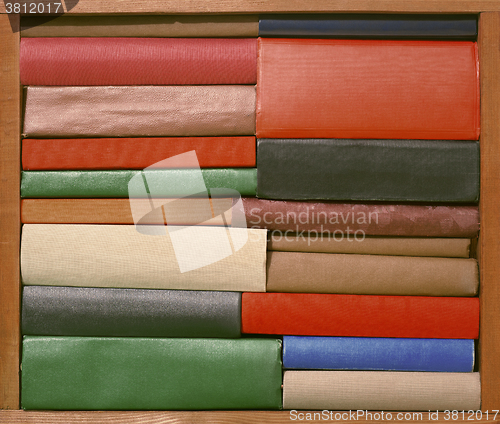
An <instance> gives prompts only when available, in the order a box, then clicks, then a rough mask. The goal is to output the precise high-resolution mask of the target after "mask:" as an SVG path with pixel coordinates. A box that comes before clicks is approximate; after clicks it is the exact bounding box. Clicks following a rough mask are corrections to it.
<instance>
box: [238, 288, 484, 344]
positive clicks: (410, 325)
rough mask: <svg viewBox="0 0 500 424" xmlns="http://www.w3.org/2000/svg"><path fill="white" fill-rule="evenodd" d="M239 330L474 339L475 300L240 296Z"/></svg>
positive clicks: (275, 332) (477, 313) (280, 294)
mask: <svg viewBox="0 0 500 424" xmlns="http://www.w3.org/2000/svg"><path fill="white" fill-rule="evenodd" d="M241 303H242V306H241V322H242V323H241V332H242V333H247V334H282V335H290V336H336V337H404V338H424V339H428V338H431V339H477V338H478V335H479V298H477V297H423V296H422V297H421V296H361V295H342V294H309V293H307V294H303V293H243V295H242V298H241Z"/></svg>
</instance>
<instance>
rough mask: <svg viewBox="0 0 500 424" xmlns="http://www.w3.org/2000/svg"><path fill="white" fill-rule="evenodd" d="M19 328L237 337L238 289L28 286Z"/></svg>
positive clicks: (124, 334)
mask: <svg viewBox="0 0 500 424" xmlns="http://www.w3.org/2000/svg"><path fill="white" fill-rule="evenodd" d="M21 323H22V334H30V335H49V336H106V337H107V336H117V337H216V338H238V337H240V327H241V293H236V292H218V291H184V290H137V289H112V288H105V289H103V288H91V287H45V286H26V287H24V289H23V294H22V316H21Z"/></svg>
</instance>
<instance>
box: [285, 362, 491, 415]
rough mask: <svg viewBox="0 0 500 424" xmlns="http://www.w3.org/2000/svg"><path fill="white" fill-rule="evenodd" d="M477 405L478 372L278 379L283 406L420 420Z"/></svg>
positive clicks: (305, 374)
mask: <svg viewBox="0 0 500 424" xmlns="http://www.w3.org/2000/svg"><path fill="white" fill-rule="evenodd" d="M480 406H481V384H480V377H479V373H430V372H390V371H387V372H376V371H286V372H285V375H284V381H283V408H284V409H292V410H297V409H307V410H324V409H326V410H337V411H348V410H353V411H354V410H356V411H357V413H359V416H358V418H359V419H361V418H363V415H364V414H368V413H369V412H368V411H425V412H423V413H422V414H420V415H421V418H419V419H424V418H423V417H424V416H425V418H429V417H430V413H431V412H432V411H438V410H439V411H443V410H450V411H452V410H459V411H462V410H472V411H476V410H479V409H480ZM295 412H296V411H295ZM361 413H363V415H361ZM370 414H371V413H370ZM386 414H389V413H386ZM393 414H394V415H395V413H391V418H389V417H387V418H388V419H394V418H393V417H394V415H393ZM365 418H367V419H368V420H371V419H373V414H372V415H371V417H370V416H369V415H367V416H366V417H365ZM380 418H381V416H380V413H379V414H378V419H380ZM375 419H377V418H376V417H375Z"/></svg>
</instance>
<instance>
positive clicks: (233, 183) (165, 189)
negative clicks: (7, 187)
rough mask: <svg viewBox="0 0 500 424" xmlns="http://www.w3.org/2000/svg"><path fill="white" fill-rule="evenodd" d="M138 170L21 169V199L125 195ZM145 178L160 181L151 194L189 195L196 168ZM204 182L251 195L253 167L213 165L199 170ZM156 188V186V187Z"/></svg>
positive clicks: (158, 172)
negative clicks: (213, 166) (210, 167)
mask: <svg viewBox="0 0 500 424" xmlns="http://www.w3.org/2000/svg"><path fill="white" fill-rule="evenodd" d="M141 172H144V171H138V170H113V171H24V172H23V173H22V176H21V197H23V198H37V197H41V198H45V197H46V198H78V197H82V198H94V197H103V198H113V197H129V192H128V183H129V181H130V180H131V179H132V178H133V177H134V176H136V175H140V173H141ZM146 172H147V175H148V179H150V178H151V179H153V180H154V181H155V182H160V184H157V185H156V189H155V192H154V193H151V195H152V196H153V197H184V196H192V195H194V194H196V193H193V190H192V189H193V187H196V188H198V187H199V181H198V179H199V170H197V169H158V170H147V171H146ZM201 172H202V175H203V179H204V181H205V185H206V187H207V188H208V189H211V188H229V189H233V190H236V191H238V192H239V193H240V194H241V195H242V196H255V193H256V190H257V169H255V168H214V169H202V170H201ZM158 188H159V189H158Z"/></svg>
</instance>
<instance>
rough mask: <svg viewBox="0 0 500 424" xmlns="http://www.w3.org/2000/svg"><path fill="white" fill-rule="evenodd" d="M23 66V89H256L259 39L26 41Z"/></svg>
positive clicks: (54, 39)
mask: <svg viewBox="0 0 500 424" xmlns="http://www.w3.org/2000/svg"><path fill="white" fill-rule="evenodd" d="M117 52H119V53H120V54H117ZM48 57H50V60H47V58H48ZM19 66H20V78H21V84H23V85H43V86H50V85H53V86H78V85H93V86H98V85H187V84H189V85H202V84H255V83H256V81H257V39H255V38H254V39H252V38H139V37H136V38H129V37H122V38H114V37H108V38H100V37H81V38H80V37H69V38H65V37H63V38H61V37H59V38H57V37H56V38H52V37H40V38H22V39H21V45H20V51H19Z"/></svg>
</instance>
